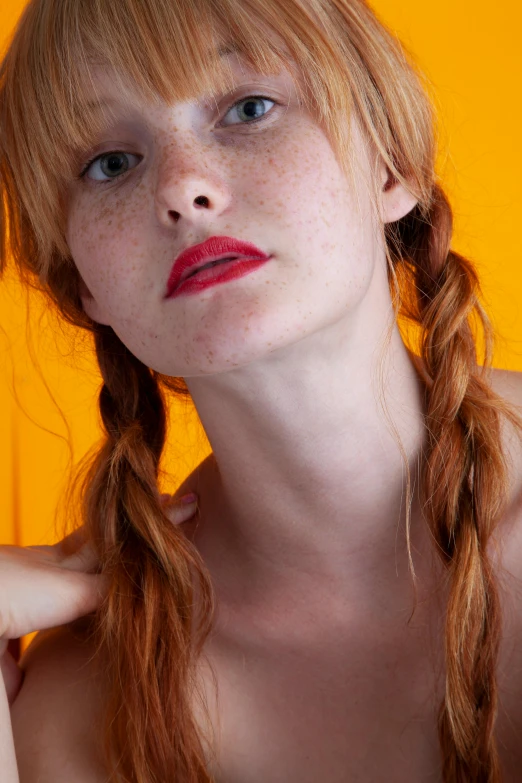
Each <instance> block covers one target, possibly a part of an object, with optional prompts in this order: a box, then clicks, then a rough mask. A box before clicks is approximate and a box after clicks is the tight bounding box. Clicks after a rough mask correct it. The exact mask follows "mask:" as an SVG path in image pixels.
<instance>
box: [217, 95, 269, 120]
mask: <svg viewBox="0 0 522 783" xmlns="http://www.w3.org/2000/svg"><path fill="white" fill-rule="evenodd" d="M267 102H268V103H271V104H272V105H273V106H275V103H276V102H275V101H273V100H272V99H271V98H265V97H264V96H263V95H249V96H247V97H246V98H243V99H242V100H240V101H238V102H237V103H235V104H234V105H233V106H232V107H231V108H230V109H229V110H228V111H227V113H226V115H225V116H227V115H228V114H230V113H231V112H233V111H236V112H237V114H238V116H239V117H244V118H246V120H247V121H248V122H247V123H243V124H248V123H251V122H256V121H258V120H260V119H262V118H263V117H265V116H266V114H267V113H268V111H269V110H268V111H267V110H266V109H263V107H262V104H266V103H267ZM240 106H244V108H243V109H239V108H238V107H240ZM270 108H271V107H270ZM225 124H226V125H229V124H234V123H225Z"/></svg>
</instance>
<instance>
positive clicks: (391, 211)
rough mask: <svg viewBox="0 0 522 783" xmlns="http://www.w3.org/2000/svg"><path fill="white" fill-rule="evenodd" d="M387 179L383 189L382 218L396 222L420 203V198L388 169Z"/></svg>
mask: <svg viewBox="0 0 522 783" xmlns="http://www.w3.org/2000/svg"><path fill="white" fill-rule="evenodd" d="M386 171H387V174H388V176H387V179H386V182H385V183H384V185H383V189H382V199H381V201H382V220H383V222H384V223H394V222H395V221H396V220H400V219H401V218H403V217H404V216H405V215H407V214H408V213H409V212H411V211H412V209H413V208H414V207H415V206H416V205H417V204H418V199H417V198H415V196H414V195H413V194H412V193H410V192H409V191H408V190H407V189H406V188H405V187H404V185H402V184H401V183H400V182H399V180H398V179H396V178H395V177H394V176H393V174H392V173H391V172H390V171H389V169H388V168H387V169H386Z"/></svg>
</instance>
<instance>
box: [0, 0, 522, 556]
mask: <svg viewBox="0 0 522 783" xmlns="http://www.w3.org/2000/svg"><path fill="white" fill-rule="evenodd" d="M23 5H24V3H22V2H14V1H13V0H2V3H1V6H0V49H3V45H4V42H5V40H6V38H7V36H8V35H9V32H10V30H11V29H12V27H13V25H14V23H15V22H16V19H17V17H18V15H19V13H20V10H21V9H22V7H23ZM374 8H375V9H376V11H377V13H378V14H379V15H380V16H381V18H382V19H383V20H384V21H385V22H387V23H388V24H389V25H390V26H391V27H392V29H394V30H396V31H397V32H398V33H399V35H400V36H401V37H402V39H403V41H404V43H405V44H406V46H407V47H408V48H409V49H410V51H412V52H413V53H414V55H415V57H416V58H417V60H418V62H419V64H420V66H421V68H422V69H423V70H424V72H425V73H426V74H427V75H428V77H429V78H430V80H431V82H432V84H433V86H434V90H435V93H436V96H437V100H438V103H439V111H440V120H441V131H442V142H443V144H444V145H445V146H446V147H447V154H443V155H442V157H441V160H440V165H439V171H440V173H441V174H442V175H443V179H444V181H445V184H446V188H447V190H448V192H449V195H450V197H451V200H452V204H453V206H454V210H455V223H456V233H455V240H454V243H453V245H454V247H455V249H457V250H459V251H460V252H462V253H464V254H465V255H467V256H468V257H470V258H472V259H473V260H474V261H475V263H476V265H477V267H478V269H479V272H480V274H481V277H482V281H483V289H484V295H485V300H486V305H487V307H488V310H489V312H490V315H491V316H492V319H493V322H494V325H495V327H496V330H497V334H498V336H499V342H498V345H497V351H496V355H495V364H496V366H499V367H505V368H509V369H514V370H522V343H521V340H522V312H521V308H520V307H519V300H520V298H521V297H522V270H521V260H522V253H521V249H522V248H521V245H522V243H521V233H520V226H521V222H522V221H521V217H520V214H521V212H522V200H521V196H520V188H521V187H522V164H521V155H520V142H521V139H520V131H519V129H520V127H521V125H522V122H521V121H522V105H521V100H520V95H521V87H522V84H521V82H522V78H521V77H522V49H521V47H520V34H521V32H522V25H521V21H522V4H521V3H520V0H500V1H499V2H497V3H496V4H495V7H494V10H493V9H492V7H491V5H490V4H489V3H486V2H482V3H480V2H477V0H439V2H437V3H436V4H433V3H427V4H423V3H419V2H418V1H417V0H376V1H375V3H374ZM27 308H29V312H30V313H31V317H30V319H29V325H30V328H31V331H32V337H31V341H32V344H33V346H34V352H35V355H36V357H37V360H38V362H39V364H40V367H41V375H40V374H39V373H38V372H37V370H36V369H35V367H34V365H33V362H32V359H31V358H30V355H29V347H28V346H29V345H30V343H28V341H27V339H26V334H25V327H26V313H27V311H28V310H27ZM40 317H42V318H43V320H42V321H41V322H40V321H39V320H38V319H39V318H40ZM73 337H75V335H73V334H72V333H71V331H70V329H69V327H67V328H66V327H65V326H63V329H61V328H60V329H59V328H58V326H57V322H56V321H54V320H52V319H49V317H48V314H47V313H46V312H45V311H42V308H41V305H40V303H39V302H38V301H37V300H36V299H35V297H34V295H31V297H30V298H29V301H28V302H26V298H25V294H24V293H23V292H22V291H20V289H19V288H18V286H17V284H16V282H12V281H5V282H0V435H1V443H2V449H1V451H0V497H1V498H2V502H1V504H0V543H19V544H23V545H26V544H42V543H51V542H53V541H54V540H56V535H57V534H58V531H57V528H56V508H57V502H58V499H59V497H60V493H61V491H62V489H63V488H64V486H65V480H66V478H67V470H68V457H69V452H68V447H67V438H68V434H67V428H66V425H65V423H64V421H63V420H62V419H61V417H60V415H59V412H58V410H57V407H56V405H57V406H58V408H59V409H60V410H61V411H62V412H63V414H64V416H65V419H66V422H67V423H68V426H69V427H70V444H71V448H72V453H73V459H74V461H76V460H78V459H79V458H80V457H81V456H82V455H83V454H84V453H85V452H86V450H87V449H88V448H89V447H90V446H91V445H92V444H93V443H95V441H96V440H97V439H98V438H99V437H100V434H101V432H100V429H99V424H98V414H97V408H96V395H97V392H98V390H99V386H100V378H99V375H98V372H97V370H96V366H95V364H94V362H93V359H92V355H91V352H90V351H91V349H90V343H89V342H88V341H86V340H85V339H84V338H80V339H78V337H77V336H76V338H75V342H74V341H73V339H72V338H73ZM41 376H43V378H42V377H41ZM15 392H16V396H17V398H18V401H19V402H17V401H16V399H15ZM52 397H54V398H55V401H56V405H54V404H53V402H52ZM209 451H210V448H209V445H208V442H207V440H206V438H205V435H204V433H203V431H202V429H201V427H200V425H199V420H198V418H197V415H196V414H195V412H194V411H193V410H190V409H189V410H188V411H184V410H182V409H181V408H179V406H177V405H175V406H174V407H173V408H172V411H171V437H170V451H169V454H168V458H167V460H166V462H165V467H166V469H167V470H168V471H169V474H170V483H168V484H165V486H164V487H162V490H163V491H174V489H175V488H176V487H177V485H178V484H179V483H180V482H181V480H182V478H183V477H184V476H185V475H187V473H189V472H190V470H192V468H193V467H194V466H195V465H196V464H197V463H198V462H199V461H200V460H201V459H202V458H203V457H204V456H206V454H207V453H208V452H209Z"/></svg>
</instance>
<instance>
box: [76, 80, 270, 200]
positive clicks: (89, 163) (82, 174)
mask: <svg viewBox="0 0 522 783" xmlns="http://www.w3.org/2000/svg"><path fill="white" fill-rule="evenodd" d="M252 99H255V100H262V101H270V102H271V103H273V104H274V106H272V107H271V109H269V110H268V111H267V112H266V114H264V115H263V116H262V117H257V118H255V119H253V120H251V121H250V122H242V123H238V124H239V125H255V124H257V123H259V122H263V120H264V119H265V118H266V117H267V116H269V115H270V114H271V113H272V109H274V107H275V106H281V104H280V103H279V102H278V101H275V100H274V99H273V98H269V97H268V95H247V96H246V97H245V98H241V99H240V100H239V101H236V103H233V104H232V105H231V106H229V107H228V109H227V110H226V112H225V115H224V116H225V117H226V115H227V114H228V113H229V112H230V111H231V110H232V109H235V108H236V106H239V105H240V104H241V103H247V101H249V100H252ZM118 154H121V155H132V154H133V153H131V152H124V151H123V150H108V151H107V152H103V153H101V154H99V155H94V156H93V157H92V158H90V160H88V161H87V162H86V164H85V166H84V167H83V169H82V171H81V172H80V174H79V175H78V177H77V179H84V178H85V174H86V173H87V171H88V170H89V168H90V167H91V166H92V164H93V163H94V162H95V161H97V160H100V159H101V158H104V157H106V156H109V155H118ZM136 157H138V156H136ZM128 170H129V169H127V171H128ZM127 171H124V172H123V173H122V174H117V175H116V176H115V177H110V178H109V179H106V180H91V184H93V185H95V186H98V185H107V184H108V183H109V182H114V180H116V179H119V178H120V177H123V176H124V175H125V174H126V173H127Z"/></svg>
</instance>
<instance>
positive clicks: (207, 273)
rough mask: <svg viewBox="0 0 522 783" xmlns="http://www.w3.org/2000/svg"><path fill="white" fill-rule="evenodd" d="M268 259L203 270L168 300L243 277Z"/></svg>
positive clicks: (232, 262)
mask: <svg viewBox="0 0 522 783" xmlns="http://www.w3.org/2000/svg"><path fill="white" fill-rule="evenodd" d="M270 258H271V256H269V257H268V258H238V260H237V261H227V262H226V263H225V264H218V265H217V266H212V267H210V268H209V269H204V270H203V271H202V272H197V273H196V274H195V275H193V276H192V277H189V278H187V280H184V281H183V283H181V285H179V286H178V287H177V288H176V289H175V290H174V291H173V292H172V293H171V294H170V295H169V297H168V299H175V298H176V297H177V296H185V295H186V294H197V293H199V292H200V291H204V290H205V289H206V288H210V286H212V285H219V284H220V283H228V282H229V281H230V280H237V279H238V278H239V277H244V276H245V275H248V274H250V272H253V271H254V270H255V269H257V268H258V267H260V266H262V265H263V264H266V262H267V261H269V260H270Z"/></svg>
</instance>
